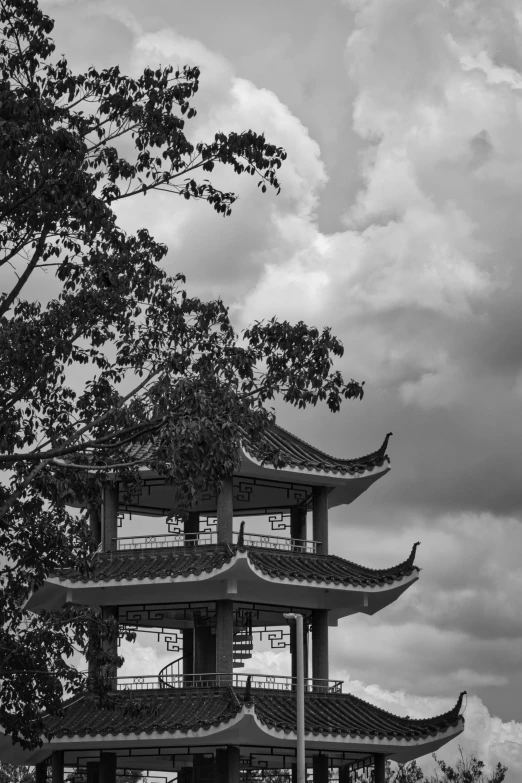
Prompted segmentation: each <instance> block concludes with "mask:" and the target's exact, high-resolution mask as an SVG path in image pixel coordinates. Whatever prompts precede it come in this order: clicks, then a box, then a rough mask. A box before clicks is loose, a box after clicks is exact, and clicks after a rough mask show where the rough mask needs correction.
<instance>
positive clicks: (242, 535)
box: [237, 520, 245, 547]
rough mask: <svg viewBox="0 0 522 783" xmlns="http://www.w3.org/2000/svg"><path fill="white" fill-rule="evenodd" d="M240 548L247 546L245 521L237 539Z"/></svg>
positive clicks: (241, 525)
mask: <svg viewBox="0 0 522 783" xmlns="http://www.w3.org/2000/svg"><path fill="white" fill-rule="evenodd" d="M237 545H238V547H241V546H245V521H244V520H243V522H241V524H240V526H239V534H238V537H237Z"/></svg>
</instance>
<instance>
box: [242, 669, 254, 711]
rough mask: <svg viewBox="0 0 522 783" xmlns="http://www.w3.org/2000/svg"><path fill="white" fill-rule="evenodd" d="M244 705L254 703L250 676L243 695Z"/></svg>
mask: <svg viewBox="0 0 522 783" xmlns="http://www.w3.org/2000/svg"><path fill="white" fill-rule="evenodd" d="M243 703H244V704H247V705H251V704H253V703H254V697H253V696H252V677H251V675H250V674H249V675H248V677H247V681H246V685H245V693H244V694H243Z"/></svg>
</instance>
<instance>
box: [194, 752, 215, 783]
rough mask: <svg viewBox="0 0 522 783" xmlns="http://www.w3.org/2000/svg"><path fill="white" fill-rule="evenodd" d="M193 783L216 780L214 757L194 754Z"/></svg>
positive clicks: (205, 782)
mask: <svg viewBox="0 0 522 783" xmlns="http://www.w3.org/2000/svg"><path fill="white" fill-rule="evenodd" d="M192 763H193V766H192V770H193V778H192V779H193V783H208V782H209V781H212V780H214V779H215V764H214V758H213V757H212V756H210V757H207V756H205V755H204V754H203V753H194V754H193V756H192Z"/></svg>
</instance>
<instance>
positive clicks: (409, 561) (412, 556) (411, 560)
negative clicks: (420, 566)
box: [406, 541, 421, 566]
mask: <svg viewBox="0 0 522 783" xmlns="http://www.w3.org/2000/svg"><path fill="white" fill-rule="evenodd" d="M420 545H421V542H420V541H416V542H415V543H414V545H413V546H412V548H411V552H410V556H409V558H408V559H407V560H406V564H407V565H409V566H412V565H413V564H414V562H415V555H416V554H417V547H419V546H420Z"/></svg>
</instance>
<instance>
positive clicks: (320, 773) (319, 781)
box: [313, 755, 328, 783]
mask: <svg viewBox="0 0 522 783" xmlns="http://www.w3.org/2000/svg"><path fill="white" fill-rule="evenodd" d="M313 769H314V776H313V781H314V783H328V756H321V755H319V756H314V767H313Z"/></svg>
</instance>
